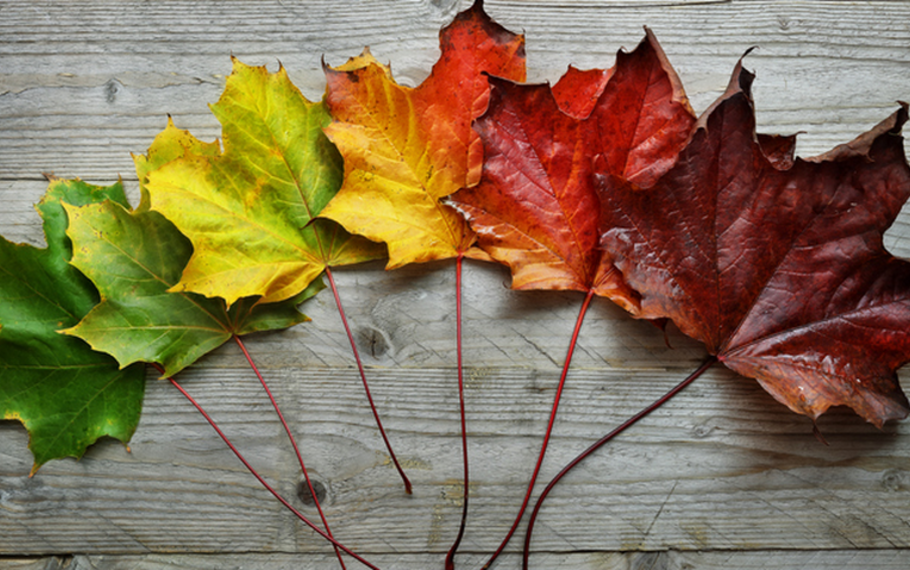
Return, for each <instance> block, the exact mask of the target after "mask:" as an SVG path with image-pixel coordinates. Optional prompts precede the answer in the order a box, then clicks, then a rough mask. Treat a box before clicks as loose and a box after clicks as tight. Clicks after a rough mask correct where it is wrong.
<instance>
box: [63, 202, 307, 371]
mask: <svg viewBox="0 0 910 570" xmlns="http://www.w3.org/2000/svg"><path fill="white" fill-rule="evenodd" d="M66 210H67V213H68V214H69V219H70V225H69V228H68V230H67V235H69V237H70V239H72V242H73V247H74V251H75V253H74V255H73V259H72V261H71V263H72V264H73V265H74V266H76V267H77V268H79V269H80V270H81V271H82V272H83V273H84V274H85V275H86V276H88V277H89V278H90V279H91V280H92V282H93V283H94V284H95V286H96V287H97V288H98V290H99V292H100V293H101V302H100V303H99V304H98V305H97V306H96V307H95V308H94V309H92V311H91V312H90V313H89V314H88V315H86V316H85V318H83V319H82V321H80V322H79V324H78V325H76V326H75V327H71V328H69V329H66V330H64V331H62V332H64V333H65V334H70V335H74V336H77V337H79V338H82V339H83V340H85V341H86V342H88V343H89V344H91V345H92V348H94V349H95V350H98V351H101V352H106V353H108V354H111V355H113V356H114V357H115V358H116V359H117V361H118V362H120V364H121V365H123V366H126V365H128V364H131V363H133V362H150V363H152V362H154V363H159V364H161V365H163V367H164V371H163V372H162V375H163V376H173V375H175V374H177V373H178V372H180V371H181V370H182V369H184V368H185V367H187V366H189V365H190V364H192V363H193V362H195V361H196V360H197V359H199V358H200V357H201V356H202V355H204V354H206V353H207V352H210V351H211V350H214V349H215V348H217V347H219V346H221V345H222V344H223V343H224V342H226V341H227V340H229V339H230V338H231V337H233V336H234V335H237V336H240V335H244V334H247V333H251V332H257V331H265V330H272V329H280V328H287V327H290V326H293V325H295V324H298V323H301V322H304V321H307V320H309V319H307V317H306V316H304V315H303V314H301V313H300V312H299V311H297V309H296V306H297V305H298V304H300V303H302V302H303V301H304V300H306V299H307V298H309V297H311V296H313V295H315V294H316V293H317V292H318V291H319V290H320V289H322V287H323V285H322V282H321V281H314V282H313V283H312V284H310V286H309V287H307V289H305V290H304V291H303V292H302V293H300V294H298V295H297V296H295V297H292V298H291V299H288V300H285V301H283V302H280V303H270V304H263V303H259V302H258V301H259V299H258V298H242V299H240V300H238V301H237V302H235V303H234V304H233V305H231V308H230V309H229V310H228V308H227V306H226V304H225V302H224V301H223V300H222V299H217V298H216V299H209V298H206V297H203V296H201V295H196V294H193V293H187V292H176V293H169V292H168V290H169V289H171V288H173V286H174V285H175V284H176V283H177V282H178V281H179V280H180V275H181V271H182V270H183V268H184V266H185V265H186V263H187V261H188V260H189V259H190V256H191V255H192V252H193V246H192V245H191V244H190V242H189V240H188V239H187V238H185V237H184V236H183V235H182V234H181V233H180V232H179V231H178V230H177V228H176V227H174V225H173V224H171V223H170V222H169V221H167V220H166V219H165V218H164V217H163V216H162V215H161V214H159V213H157V212H154V211H145V212H142V211H136V212H131V211H129V210H128V209H126V208H124V207H123V205H121V204H119V203H115V202H111V201H105V202H103V203H100V204H91V205H87V206H83V207H81V208H74V207H71V206H68V207H66Z"/></svg>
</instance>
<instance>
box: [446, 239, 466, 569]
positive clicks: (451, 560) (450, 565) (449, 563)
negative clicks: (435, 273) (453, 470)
mask: <svg viewBox="0 0 910 570" xmlns="http://www.w3.org/2000/svg"><path fill="white" fill-rule="evenodd" d="M463 263H464V253H463V252H459V254H458V257H457V258H455V338H456V340H455V349H456V354H457V362H458V409H459V413H460V416H461V453H462V463H463V465H464V498H463V503H462V509H461V524H460V525H459V527H458V536H456V537H455V542H453V543H452V547H451V548H450V549H449V552H448V554H446V560H445V570H455V551H456V550H458V546H459V545H460V544H461V539H462V538H463V537H464V529H465V522H466V521H467V518H468V495H469V492H468V489H469V482H468V434H467V429H468V428H467V422H466V419H465V405H464V370H463V367H462V360H461V352H462V350H461V349H462V346H461V320H462V319H461V289H462V285H461V272H462V271H461V270H462V265H463Z"/></svg>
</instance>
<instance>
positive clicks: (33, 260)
mask: <svg viewBox="0 0 910 570" xmlns="http://www.w3.org/2000/svg"><path fill="white" fill-rule="evenodd" d="M105 199H111V200H115V201H118V202H120V203H125V201H126V196H125V195H124V193H123V187H122V185H121V184H120V183H119V182H118V183H117V184H114V185H112V186H107V187H101V186H92V185H90V184H86V183H85V182H82V181H79V180H56V179H55V180H52V181H51V183H50V185H49V186H48V190H47V192H46V194H45V196H44V198H42V200H41V202H40V203H39V204H38V206H37V209H38V212H39V213H40V214H41V217H42V218H43V219H44V234H45V237H46V240H47V248H45V249H38V248H35V247H32V246H30V245H25V244H19V245H17V244H12V243H10V242H8V241H7V240H5V239H2V238H0V275H2V278H0V414H2V415H0V418H2V419H6V420H13V419H14V420H19V421H20V422H22V424H23V425H24V426H25V427H26V429H27V430H28V433H29V448H30V449H31V451H32V454H33V455H34V459H35V462H34V466H33V467H32V474H34V473H35V472H36V471H37V470H38V468H39V467H41V465H43V464H44V463H46V462H47V461H50V460H51V459H57V458H61V457H76V458H78V457H81V456H82V455H83V453H84V452H85V450H86V448H87V447H88V446H89V445H91V444H92V443H94V442H95V441H96V440H97V439H98V438H100V437H102V436H105V435H106V436H111V437H114V438H117V439H119V440H120V441H122V442H123V443H126V442H128V441H129V439H130V438H131V437H132V434H133V432H134V431H135V430H136V425H137V424H138V422H139V414H140V411H141V408H142V397H143V394H144V390H145V371H144V368H143V367H142V366H130V367H127V368H124V369H123V370H121V369H119V367H118V365H117V363H116V362H115V361H114V360H113V359H112V358H110V357H109V356H107V355H105V354H101V353H98V352H95V351H93V350H92V349H91V348H90V347H89V346H88V345H87V344H85V343H84V342H83V341H81V340H79V339H76V338H72V337H67V336H64V335H61V334H58V331H59V329H61V328H64V327H67V326H72V325H74V324H76V323H77V322H78V321H79V319H81V318H82V317H83V316H84V315H85V314H86V313H88V312H89V311H90V310H91V309H92V307H94V306H95V304H96V303H97V302H98V292H97V291H96V290H95V288H94V287H93V286H92V284H91V282H90V281H88V280H87V279H86V278H85V277H84V276H83V275H82V274H80V273H79V272H78V271H77V270H76V269H75V268H73V267H72V266H70V265H69V263H68V260H69V258H70V256H71V255H72V246H71V244H70V241H69V239H68V238H67V237H66V235H65V230H66V226H67V217H66V213H65V212H64V209H63V206H62V204H63V203H67V204H77V205H83V204H90V203H95V202H98V201H100V200H105Z"/></svg>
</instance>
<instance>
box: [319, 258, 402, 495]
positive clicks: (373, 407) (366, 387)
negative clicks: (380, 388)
mask: <svg viewBox="0 0 910 570" xmlns="http://www.w3.org/2000/svg"><path fill="white" fill-rule="evenodd" d="M325 275H326V277H328V279H329V287H331V289H332V294H333V295H334V296H335V304H336V305H337V306H338V314H339V315H340V316H341V323H342V324H343V325H344V332H345V333H347V335H348V341H349V342H350V343H351V350H352V351H353V352H354V360H355V361H356V362H357V369H358V370H359V371H360V379H361V381H362V382H363V389H364V391H365V392H366V394H367V400H368V401H369V402H370V410H371V411H372V412H373V418H375V420H376V427H378V428H379V433H380V435H382V441H384V442H385V447H386V449H387V450H388V451H389V457H390V458H391V459H392V463H393V464H394V465H395V469H397V470H398V474H399V475H400V476H401V480H402V482H403V483H404V491H405V493H407V494H408V495H410V494H411V493H412V490H411V481H410V479H408V476H407V475H405V472H404V469H403V468H402V467H401V464H400V463H399V462H398V458H397V457H395V452H394V451H393V450H392V444H391V442H389V438H388V436H387V435H386V433H385V429H384V428H383V427H382V420H380V419H379V412H378V411H377V410H376V404H375V403H374V402H373V396H372V395H371V393H370V386H369V384H368V383H367V376H366V373H365V372H364V370H363V362H362V361H361V360H360V352H359V351H358V350H357V343H356V342H354V335H353V334H352V333H351V327H350V326H349V325H348V319H347V317H346V316H345V313H344V307H343V306H342V305H341V297H340V296H339V295H338V288H337V287H336V286H335V277H333V276H332V270H331V269H330V268H329V267H326V268H325Z"/></svg>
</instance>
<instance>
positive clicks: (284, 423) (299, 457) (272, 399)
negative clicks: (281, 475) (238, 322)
mask: <svg viewBox="0 0 910 570" xmlns="http://www.w3.org/2000/svg"><path fill="white" fill-rule="evenodd" d="M234 340H235V341H236V342H237V345H238V346H240V350H242V351H243V356H245V357H246V361H247V362H249V364H250V368H252V369H253V372H255V373H256V377H257V378H259V383H260V384H262V388H263V390H265V393H266V395H268V397H269V401H270V402H272V407H273V408H274V409H275V414H277V415H278V419H279V420H280V421H281V425H282V426H284V432H285V433H286V434H288V439H289V440H290V441H291V446H292V447H293V448H294V453H295V454H297V461H298V462H299V463H300V470H301V471H302V472H303V478H304V480H306V484H307V487H308V488H309V489H310V496H311V497H313V504H314V505H315V506H316V511H317V512H318V513H319V518H320V519H322V525H323V526H324V527H325V532H326V534H328V535H329V536H332V530H331V529H330V528H329V521H328V520H327V519H326V518H325V513H324V512H323V511H322V505H320V504H319V499H318V498H317V497H316V490H315V489H314V488H313V483H312V481H310V474H309V473H308V472H307V469H306V465H304V463H303V455H302V454H301V453H300V448H299V447H298V446H297V439H296V438H295V437H294V434H293V433H292V432H291V427H290V426H289V425H288V423H287V421H285V419H284V414H282V413H281V408H280V407H279V406H278V402H277V401H276V400H275V397H274V396H273V395H272V391H271V390H270V389H269V385H268V384H267V383H266V381H265V378H263V377H262V374H260V373H259V368H258V367H257V366H256V364H255V363H254V362H253V358H252V357H251V356H250V353H249V352H248V351H247V349H246V346H245V345H244V344H243V341H242V340H240V337H239V336H237V335H234ZM335 555H336V556H337V557H338V562H339V563H340V564H341V568H342V570H346V566H345V565H344V559H343V558H342V557H341V551H340V550H338V547H337V546H336V547H335Z"/></svg>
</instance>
